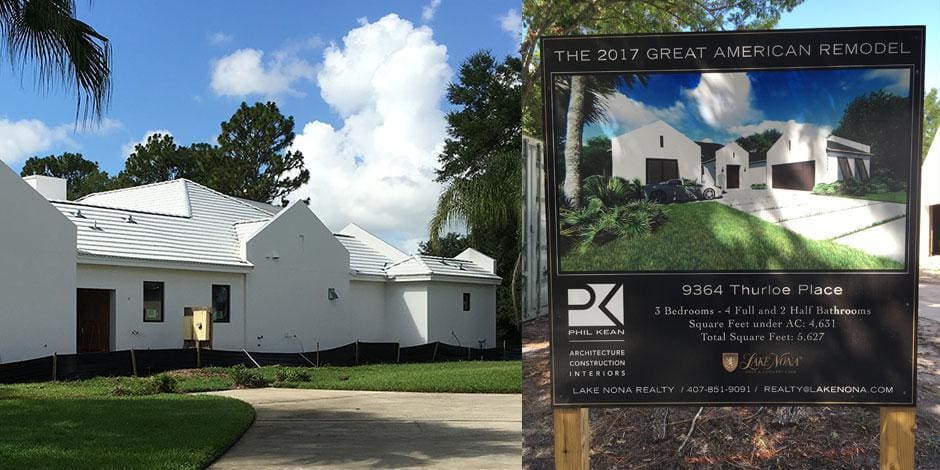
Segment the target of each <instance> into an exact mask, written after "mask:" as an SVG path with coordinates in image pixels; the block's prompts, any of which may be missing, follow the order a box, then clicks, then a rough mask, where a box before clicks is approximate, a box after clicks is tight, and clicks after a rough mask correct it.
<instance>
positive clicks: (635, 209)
mask: <svg viewBox="0 0 940 470" xmlns="http://www.w3.org/2000/svg"><path fill="white" fill-rule="evenodd" d="M665 220H666V216H665V214H664V213H663V210H662V206H660V205H659V204H657V203H655V202H652V201H645V200H637V201H632V202H629V203H627V204H624V205H621V206H615V207H606V206H604V204H603V202H601V200H600V199H598V198H591V199H589V200H588V202H587V204H586V205H585V206H584V207H581V208H578V209H572V210H568V209H562V211H561V230H560V233H561V235H562V236H563V237H567V238H569V239H571V240H572V241H575V242H576V243H577V244H578V251H579V252H581V253H583V252H584V251H586V250H587V249H588V248H589V247H590V246H591V245H592V244H593V243H595V242H600V243H603V242H606V241H608V240H611V239H613V238H618V237H631V236H638V235H645V234H648V233H651V232H652V231H653V230H655V229H656V228H657V227H658V226H659V225H661V224H662V223H663V222H664V221H665Z"/></svg>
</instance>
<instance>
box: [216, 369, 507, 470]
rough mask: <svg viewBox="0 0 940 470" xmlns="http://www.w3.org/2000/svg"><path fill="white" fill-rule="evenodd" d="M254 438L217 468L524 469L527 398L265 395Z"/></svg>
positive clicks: (250, 397)
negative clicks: (524, 410)
mask: <svg viewBox="0 0 940 470" xmlns="http://www.w3.org/2000/svg"><path fill="white" fill-rule="evenodd" d="M212 394H214V395H223V396H228V397H233V398H238V399H240V400H244V401H246V402H248V403H250V404H251V405H252V406H253V407H254V408H255V412H256V413H257V417H256V419H255V423H254V424H253V425H252V426H251V428H250V429H249V430H248V432H246V433H245V435H244V436H242V438H241V439H240V440H239V441H238V442H237V443H236V444H235V445H234V446H233V447H232V448H231V449H230V450H229V451H228V452H227V453H226V454H225V455H223V456H222V458H220V459H219V460H218V461H216V462H215V463H214V464H213V465H212V466H211V467H210V468H213V469H248V468H252V469H253V468H492V469H502V468H519V467H520V466H521V465H522V398H521V396H520V395H495V394H493V395H491V394H462V393H403V392H353V391H331V390H298V389H278V388H264V389H254V390H229V391H223V392H212Z"/></svg>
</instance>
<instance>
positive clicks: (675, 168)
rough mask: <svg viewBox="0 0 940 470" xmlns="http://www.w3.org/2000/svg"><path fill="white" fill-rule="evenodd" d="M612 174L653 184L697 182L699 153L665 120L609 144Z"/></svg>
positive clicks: (698, 150)
mask: <svg viewBox="0 0 940 470" xmlns="http://www.w3.org/2000/svg"><path fill="white" fill-rule="evenodd" d="M610 154H611V174H612V175H613V176H619V177H621V178H624V179H627V180H633V179H636V178H638V179H639V180H640V182H641V183H642V184H653V183H659V182H661V181H667V180H670V179H676V178H686V179H691V180H696V181H699V180H700V179H701V173H702V153H701V149H700V148H699V146H698V144H696V143H695V142H694V141H692V139H689V138H688V137H686V136H685V135H684V134H682V133H681V132H679V131H677V130H676V129H675V128H673V127H672V126H670V125H669V124H666V123H665V122H664V121H656V122H653V123H651V124H647V125H645V126H643V127H640V128H637V129H634V130H632V131H630V132H627V133H625V134H621V135H619V136H616V137H613V138H612V139H611V142H610Z"/></svg>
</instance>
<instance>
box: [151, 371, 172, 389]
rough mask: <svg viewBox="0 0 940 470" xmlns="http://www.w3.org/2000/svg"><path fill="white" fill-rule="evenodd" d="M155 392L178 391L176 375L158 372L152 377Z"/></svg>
mask: <svg viewBox="0 0 940 470" xmlns="http://www.w3.org/2000/svg"><path fill="white" fill-rule="evenodd" d="M150 384H151V387H152V388H153V390H154V393H176V386H177V381H176V377H173V376H172V375H167V374H157V375H155V376H153V377H151V378H150Z"/></svg>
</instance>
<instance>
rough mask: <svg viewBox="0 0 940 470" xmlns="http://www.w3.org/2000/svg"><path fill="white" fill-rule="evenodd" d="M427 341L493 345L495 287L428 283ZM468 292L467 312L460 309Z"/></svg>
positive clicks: (494, 340)
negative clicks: (468, 303)
mask: <svg viewBox="0 0 940 470" xmlns="http://www.w3.org/2000/svg"><path fill="white" fill-rule="evenodd" d="M428 291H429V292H430V294H429V299H428V300H429V302H428V304H429V308H428V342H434V341H440V342H442V343H447V344H455V343H456V341H457V340H456V339H455V338H454V335H456V336H457V338H459V339H460V345H461V346H472V347H474V348H476V347H479V342H478V341H479V340H486V346H485V347H487V348H492V347H496V288H495V287H494V286H488V285H481V284H458V283H450V282H448V283H444V282H431V283H430V284H429V287H428ZM465 292H468V293H470V311H469V312H465V311H463V294H464V293H465Z"/></svg>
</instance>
